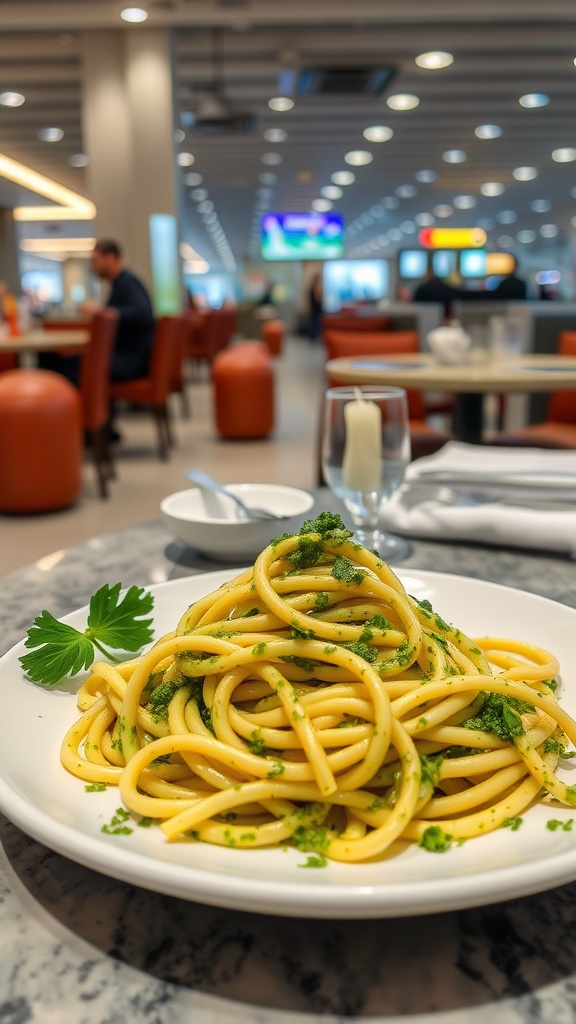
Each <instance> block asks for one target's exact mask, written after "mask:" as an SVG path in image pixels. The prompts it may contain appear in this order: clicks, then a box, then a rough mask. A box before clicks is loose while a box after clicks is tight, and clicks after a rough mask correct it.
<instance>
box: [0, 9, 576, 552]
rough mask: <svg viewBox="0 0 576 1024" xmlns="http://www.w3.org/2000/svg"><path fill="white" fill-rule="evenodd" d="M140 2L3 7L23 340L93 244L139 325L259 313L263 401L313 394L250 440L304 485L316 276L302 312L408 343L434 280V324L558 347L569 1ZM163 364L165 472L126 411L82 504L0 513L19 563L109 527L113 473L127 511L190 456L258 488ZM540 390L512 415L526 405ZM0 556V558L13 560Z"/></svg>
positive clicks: (310, 456) (189, 377) (563, 313)
mask: <svg viewBox="0 0 576 1024" xmlns="http://www.w3.org/2000/svg"><path fill="white" fill-rule="evenodd" d="M140 10H141V13H138V9H137V10H135V11H134V10H133V9H130V10H128V11H127V12H126V11H124V13H122V10H121V5H120V4H116V3H111V2H107V0H91V2H80V3H78V2H69V3H68V2H65V0H62V2H52V0H40V2H35V3H29V2H28V0H19V2H18V3H13V4H11V3H4V4H3V5H2V11H1V23H2V28H3V32H2V38H1V39H0V49H1V51H2V68H3V74H2V82H1V83H0V84H1V88H2V93H1V95H0V133H1V137H2V146H1V149H2V155H1V156H0V175H1V176H0V202H1V207H2V209H1V210H0V214H1V216H2V244H1V247H0V280H2V281H3V282H4V284H5V286H6V289H7V294H8V300H12V299H13V298H14V299H15V300H16V308H17V319H19V320H20V324H21V328H22V329H23V330H25V329H28V328H30V327H34V326H39V325H40V324H41V323H43V322H49V321H50V320H54V319H55V320H56V321H59V322H60V323H61V322H62V319H64V320H68V321H70V322H72V324H73V321H74V318H75V314H76V311H77V309H78V306H79V305H80V304H81V303H82V302H83V301H85V300H86V299H88V298H91V297H92V298H97V299H100V298H103V299H105V297H106V293H105V292H102V289H101V284H100V282H99V281H98V279H97V278H95V277H94V275H92V274H91V272H90V259H89V257H90V253H91V251H92V248H93V245H94V241H95V239H97V238H102V237H105V238H106V237H111V238H113V239H116V240H117V241H118V242H120V243H121V245H122V247H123V250H124V257H125V264H126V266H128V267H129V268H130V269H131V270H132V271H134V272H135V273H136V274H138V275H139V276H140V277H141V279H142V280H143V281H144V282H145V283H146V285H147V286H148V288H149V289H150V291H151V294H152V298H153V303H154V309H155V312H156V314H157V315H158V316H160V315H166V314H167V315H170V314H176V313H179V312H180V311H181V310H183V309H187V308H188V307H189V306H193V307H194V308H195V310H196V311H197V312H198V314H199V315H202V314H203V313H205V312H206V311H208V310H211V309H221V308H224V307H228V308H234V309H235V310H236V319H235V322H234V324H233V326H232V328H231V329H230V330H229V333H228V338H227V339H226V343H228V344H229V343H231V342H233V341H234V340H237V339H242V338H260V337H261V336H262V326H263V324H264V323H265V321H266V320H269V319H271V318H273V319H275V320H277V321H280V322H281V323H282V325H283V337H284V346H283V355H275V357H274V358H275V363H276V366H275V378H276V380H275V385H276V389H277V395H278V402H279V403H280V404H282V403H283V402H284V401H285V400H284V398H283V394H284V389H285V388H286V389H287V394H288V395H289V394H290V388H292V387H295V388H296V390H297V391H298V380H299V379H300V380H301V381H302V382H303V387H304V389H306V388H310V387H311V376H310V374H311V372H312V373H313V374H314V375H315V381H316V385H317V386H316V390H315V394H314V395H313V394H312V393H310V394H309V395H307V401H306V402H305V403H303V404H304V406H305V408H304V411H303V412H302V413H300V411H299V412H298V417H296V416H291V415H290V412H289V409H290V399H289V398H288V399H286V415H284V413H282V414H281V415H282V421H281V426H278V425H277V426H276V430H275V432H274V433H273V434H272V435H271V436H270V437H269V438H268V439H267V441H264V442H259V443H260V444H261V446H262V447H263V448H264V450H265V451H266V450H268V449H273V448H274V446H276V445H278V446H282V445H285V446H286V447H287V449H288V450H290V446H291V443H292V438H291V434H294V435H295V440H296V447H295V449H294V457H293V459H292V460H291V467H292V468H291V469H290V470H289V471H288V476H289V478H290V480H291V481H293V482H295V483H300V484H302V485H303V486H312V485H313V484H314V483H315V482H316V481H317V470H316V467H315V453H314V444H313V443H311V444H306V440H305V438H303V437H302V435H303V433H305V431H303V430H302V423H303V420H302V416H304V417H306V422H307V427H308V437H309V438H314V437H315V432H316V431H317V421H318V415H319V413H318V402H319V396H320V393H321V389H322V380H323V363H324V361H325V359H326V353H325V351H324V338H323V333H322V323H321V321H320V320H319V319H318V314H317V313H316V314H315V313H314V310H313V309H311V307H310V303H311V302H312V301H313V300H312V299H311V292H312V290H313V286H315V287H316V288H317V289H321V290H322V298H321V301H322V305H323V313H324V315H325V316H327V315H338V314H342V313H344V314H345V313H346V312H347V311H351V312H352V313H353V314H354V313H358V312H360V313H362V314H364V315H366V314H367V313H368V312H378V313H380V315H381V316H382V315H383V314H384V313H385V314H386V318H387V323H388V324H389V325H391V327H392V329H410V330H414V329H416V330H417V332H418V343H419V346H420V347H421V348H426V347H427V342H426V339H427V334H428V332H429V330H430V329H431V328H432V327H434V326H436V325H437V324H438V323H441V322H442V320H443V319H444V315H443V314H445V313H446V312H448V308H447V307H445V308H444V310H442V309H441V307H440V306H437V305H436V306H432V307H427V308H428V312H427V313H425V312H424V313H423V312H422V310H423V309H425V307H420V308H418V307H416V306H415V305H414V304H412V298H413V296H414V292H415V290H416V288H417V287H418V285H419V284H422V283H423V282H424V281H426V279H427V278H428V277H429V275H430V273H433V274H434V275H435V276H437V277H439V278H441V279H442V280H443V281H444V282H445V283H448V284H449V285H451V286H453V287H454V288H456V289H458V290H459V292H460V293H462V294H463V295H464V301H462V302H457V303H456V308H454V309H450V310H449V312H450V314H451V316H452V317H456V318H457V319H459V320H460V321H462V322H463V323H464V325H465V326H469V327H470V328H471V330H472V333H473V335H474V338H475V344H476V345H478V344H480V345H482V344H484V345H486V344H489V341H490V339H489V338H488V337H487V336H488V334H489V333H490V331H493V330H496V328H498V327H499V328H500V330H502V324H503V317H507V320H506V324H505V326H507V329H508V331H509V333H510V332H512V334H513V335H514V336H515V337H516V345H517V346H521V347H522V348H523V349H524V350H526V351H535V352H538V351H543V352H554V351H556V348H557V344H558V336H559V332H560V331H561V330H565V329H570V328H571V326H572V325H573V323H574V319H573V318H574V314H575V312H576V269H575V267H576V260H575V248H576V246H575V239H576V227H575V225H576V178H575V177H574V166H575V163H574V161H576V149H575V148H573V144H574V139H573V97H574V88H575V82H576V68H575V59H576V39H575V37H574V32H573V11H572V10H571V7H570V4H569V3H567V2H564V0H556V2H552V3H550V4H548V5H546V6H543V5H541V4H539V3H537V2H532V0H530V2H522V3H520V2H517V3H510V4H507V5H505V6H504V5H500V4H498V3H496V2H485V3H483V4H482V5H480V6H479V7H478V6H474V8H470V7H463V6H462V5H461V4H460V5H457V4H454V3H452V2H448V0H445V2H437V3H434V4H433V5H431V4H428V3H416V4H411V5H410V7H409V9H407V10H403V11H401V12H400V11H399V10H398V9H397V7H396V5H392V4H389V3H387V2H384V3H383V2H379V3H375V2H369V0H361V2H359V3H358V4H356V5H355V6H354V8H353V10H351V9H350V6H349V5H348V4H346V3H344V2H341V0H331V2H330V3H327V2H319V3H317V4H315V5H314V6H313V8H311V7H310V6H309V5H307V4H306V3H304V2H303V0H293V2H291V3H290V4H287V5H281V4H277V3H269V2H266V0H234V2H230V0H195V2H193V3H192V2H185V0H171V2H169V3H166V2H163V0H162V2H150V3H147V4H146V5H145V7H144V8H142V9H140ZM296 214H298V215H302V216H300V217H292V223H291V221H290V217H291V215H296ZM302 217H303V218H304V220H303V219H302ZM306 218H308V219H307V220H306ZM310 218H311V219H310ZM311 224H313V225H315V226H314V228H313V229H311V228H310V225H311ZM456 229H462V231H461V233H460V234H458V232H457V231H456ZM312 236H313V237H312ZM434 239H436V240H434ZM311 246H312V247H311ZM514 260H516V261H517V263H518V270H517V272H516V273H517V275H518V276H519V277H520V278H521V279H522V281H523V282H524V283H525V286H526V300H525V301H522V302H520V303H518V302H517V303H516V304H515V305H514V306H513V307H509V306H508V304H507V303H504V304H503V303H502V300H500V301H497V295H496V294H495V295H494V296H492V292H493V291H494V289H496V288H497V286H498V285H499V283H500V282H501V281H502V280H503V278H505V276H506V274H507V273H508V272H509V270H510V268H511V266H512V265H513V264H514ZM544 298H545V299H547V300H548V301H547V302H545V303H544V302H542V301H541V300H542V299H544ZM8 300H7V301H8ZM480 300H482V301H481V302H480ZM486 300H488V302H487V301H486ZM494 303H495V304H494ZM342 322H343V321H339V324H340V325H341V324H342ZM382 323H384V321H383V320H381V324H382ZM80 326H83V325H82V324H80ZM336 326H338V324H336ZM364 326H365V327H367V326H368V324H367V322H366V321H365V322H364ZM489 328H490V330H489ZM17 329H18V327H17V326H16V328H15V330H17ZM512 344H514V342H512ZM307 345H308V347H307ZM312 345H313V346H314V348H313V351H309V350H308V348H310V347H311V346H312ZM288 352H290V356H288V355H287V353H288ZM3 358H7V357H3ZM31 358H32V359H33V358H34V357H33V356H32V357H31ZM24 363H26V359H25V358H24ZM311 368H312V369H311ZM291 374H294V375H295V379H294V381H293V382H291V381H290V377H291ZM185 376H186V381H187V383H186V386H187V387H188V388H190V389H191V392H194V391H195V392H197V395H198V397H196V396H195V397H193V400H192V402H191V405H192V407H193V412H192V417H191V419H188V420H184V419H183V418H182V417H180V416H179V412H178V407H177V406H176V405H172V408H173V410H174V412H173V415H174V418H175V434H176V435H177V436H179V438H180V439H179V442H178V446H177V447H176V448H175V449H174V451H173V454H172V460H171V461H170V462H169V463H168V464H167V465H163V464H160V463H158V464H156V465H153V469H152V471H149V469H150V467H149V462H148V459H147V458H146V448H147V445H148V438H147V433H146V432H147V430H148V424H147V423H145V422H143V421H142V418H141V417H138V416H136V415H133V416H132V418H131V419H130V418H129V417H125V418H126V420H127V424H128V425H127V434H129V433H130V431H131V430H132V431H135V439H134V441H133V442H129V441H128V440H126V443H125V444H124V445H120V446H118V464H119V466H120V468H121V472H119V474H118V479H117V481H116V483H115V484H114V485H113V486H112V488H111V493H112V500H110V501H108V502H106V503H105V505H102V506H101V504H100V503H99V502H94V501H92V494H91V487H92V483H91V481H90V480H89V479H86V477H85V479H84V489H83V493H82V494H81V496H79V499H78V500H77V501H76V502H74V503H72V504H71V505H70V506H69V507H68V508H67V510H66V511H65V512H63V513H59V514H54V513H51V512H49V511H48V512H46V513H45V514H44V516H40V518H38V517H34V516H33V517H32V520H30V519H29V518H27V517H24V518H19V517H18V516H16V517H13V516H10V515H9V516H7V517H4V518H3V523H2V531H3V533H4V535H5V536H6V537H9V535H10V534H13V540H14V544H16V545H19V544H22V549H21V557H22V558H25V557H26V556H27V555H30V554H32V552H33V551H34V553H35V554H40V550H41V548H42V544H43V542H42V540H41V531H42V530H43V529H46V531H47V533H46V539H45V543H46V545H47V548H48V550H51V549H52V547H53V546H55V545H56V541H57V537H58V532H59V529H60V528H61V529H62V530H63V531H64V533H65V534H67V532H68V530H69V529H72V530H73V534H72V536H73V537H76V538H77V537H78V536H79V535H80V534H81V533H82V530H83V529H84V528H85V530H86V532H87V533H88V534H89V533H90V532H92V531H93V530H94V529H103V528H105V527H106V526H107V525H109V526H114V525H115V524H117V523H121V522H123V521H125V519H126V517H127V513H122V508H123V507H124V508H127V507H130V508H131V498H130V495H134V481H133V480H131V478H132V476H133V475H135V476H136V479H137V478H138V474H141V477H142V479H141V483H140V484H139V485H138V487H137V489H138V493H139V501H138V504H139V507H140V508H141V510H142V517H145V516H146V515H152V514H153V513H154V510H155V509H156V508H157V504H158V499H159V497H160V496H161V493H162V492H164V493H165V492H166V490H167V489H170V486H171V483H174V482H176V480H178V479H179V478H180V476H181V471H182V466H185V465H187V464H188V463H189V462H190V460H196V461H198V460H200V461H201V462H202V463H203V464H205V466H206V467H207V468H210V466H212V467H214V468H217V469H221V470H222V471H223V472H224V475H225V477H226V478H227V479H228V480H229V481H232V480H235V479H236V480H238V479H242V478H244V479H245V478H246V476H249V477H252V476H254V473H255V472H256V466H257V467H258V473H259V475H264V476H265V477H266V478H269V479H274V478H275V475H276V473H277V464H276V459H275V457H273V456H266V457H265V458H264V459H263V460H261V459H260V456H259V455H256V452H255V447H254V444H253V443H252V444H250V443H247V444H242V443H241V442H236V443H233V442H232V443H230V442H226V441H225V440H222V438H218V435H217V431H215V429H214V427H213V424H212V422H211V417H212V413H211V401H212V395H211V384H210V370H209V368H208V369H206V363H205V362H204V364H201V363H199V362H198V361H195V362H194V361H193V360H192V359H187V360H186V374H185ZM299 393H300V394H302V393H303V392H299ZM169 401H170V403H171V404H172V403H174V402H175V401H176V399H175V398H174V397H171V398H170V400H169ZM518 401H520V399H518ZM537 401H539V405H538V404H537V405H536V412H533V413H532V414H531V415H532V418H534V417H536V418H538V416H540V418H541V417H542V415H543V410H544V409H545V405H544V399H543V398H542V397H540V399H539V400H535V399H533V400H532V405H534V402H537ZM199 410H203V412H199ZM528 418H530V414H529V415H528ZM525 421H526V414H524V422H525ZM440 425H441V426H446V425H447V422H446V420H444V421H443V422H442V423H441V424H440ZM448 426H449V424H448ZM139 432H143V434H144V436H143V437H142V438H141V437H140V434H139ZM227 451H229V452H230V454H229V457H227V455H226V452H227ZM131 454H132V456H133V457H131ZM268 462H269V463H270V465H268ZM284 471H285V470H283V472H284ZM129 481H131V482H129ZM147 488H149V493H148V491H147ZM125 502H127V505H126V504H125ZM130 514H132V512H130ZM78 517H79V518H78ZM83 521H84V525H82V524H83ZM75 523H76V524H78V525H77V526H75V525H74V524H75ZM51 530H52V531H53V533H50V531H51ZM76 531H77V532H76ZM29 543H31V544H32V545H33V548H30V547H29V546H28V545H29ZM10 548H11V552H12V555H10V553H9V554H8V555H7V562H6V563H5V567H4V568H5V570H6V571H8V570H9V569H10V568H12V567H14V566H15V565H16V564H18V558H19V557H20V556H19V555H18V553H17V551H18V547H16V548H15V547H13V546H12V545H11V546H10ZM11 559H12V561H11Z"/></svg>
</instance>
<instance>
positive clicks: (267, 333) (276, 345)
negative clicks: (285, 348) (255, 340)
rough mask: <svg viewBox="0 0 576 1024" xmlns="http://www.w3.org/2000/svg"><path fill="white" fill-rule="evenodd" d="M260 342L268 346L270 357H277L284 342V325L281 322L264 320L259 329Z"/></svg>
mask: <svg viewBox="0 0 576 1024" xmlns="http://www.w3.org/2000/svg"><path fill="white" fill-rule="evenodd" d="M260 330H261V334H262V341H264V342H265V343H266V345H267V346H268V350H269V352H270V354H271V355H273V356H279V355H280V354H281V352H282V342H283V341H284V324H283V323H282V321H281V320H264V321H263V322H262V326H261V328H260Z"/></svg>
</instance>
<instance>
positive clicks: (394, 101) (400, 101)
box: [386, 92, 420, 110]
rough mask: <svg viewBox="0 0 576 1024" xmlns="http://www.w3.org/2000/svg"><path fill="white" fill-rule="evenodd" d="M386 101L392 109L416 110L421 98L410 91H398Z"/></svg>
mask: <svg viewBox="0 0 576 1024" xmlns="http://www.w3.org/2000/svg"><path fill="white" fill-rule="evenodd" d="M386 103H387V104H388V106H389V107H390V109H391V110H414V108H415V107H417V106H418V104H419V103H420V99H419V97H418V96H414V95H413V94H412V93H410V92H397V93H394V94H393V95H392V96H389V97H388V99H387V100H386Z"/></svg>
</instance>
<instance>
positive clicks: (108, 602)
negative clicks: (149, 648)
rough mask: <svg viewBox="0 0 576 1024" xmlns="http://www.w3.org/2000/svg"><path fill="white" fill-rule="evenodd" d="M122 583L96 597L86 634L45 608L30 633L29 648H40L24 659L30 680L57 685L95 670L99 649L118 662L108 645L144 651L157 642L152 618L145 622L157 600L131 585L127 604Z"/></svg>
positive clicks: (141, 588)
mask: <svg viewBox="0 0 576 1024" xmlns="http://www.w3.org/2000/svg"><path fill="white" fill-rule="evenodd" d="M121 587H122V584H121V583H116V584H115V585H114V586H113V587H110V586H109V585H108V584H105V585H104V586H103V587H100V590H98V591H96V593H95V594H94V595H93V596H92V597H91V599H90V608H89V612H88V622H87V626H86V629H85V630H84V632H80V630H78V629H75V628H74V627H73V626H69V625H68V624H67V623H65V622H60V621H59V620H58V619H56V618H54V616H53V615H52V614H51V613H50V612H48V611H46V610H44V611H43V612H42V613H41V614H40V615H38V616H37V617H36V618H35V619H34V623H33V625H32V626H31V627H30V629H29V630H28V634H27V637H26V640H25V641H24V646H25V647H32V648H36V650H32V651H31V652H30V653H29V654H24V655H22V657H21V658H20V659H19V660H20V664H21V665H22V668H23V669H24V671H25V672H26V674H27V675H28V677H29V678H30V679H32V680H33V682H35V683H42V684H43V685H44V686H55V685H56V683H59V682H60V680H61V679H64V678H65V676H67V675H69V674H70V675H76V674H77V673H78V672H81V671H82V670H83V669H87V668H90V665H91V664H92V662H93V661H94V648H95V647H96V648H98V650H99V651H101V652H102V654H104V656H105V657H107V658H110V659H111V660H112V661H116V660H118V659H116V658H114V656H113V655H112V654H111V653H110V651H109V650H107V648H106V647H104V646H103V645H104V644H106V645H107V647H110V648H112V649H114V650H122V651H130V652H132V651H139V650H140V649H141V648H142V647H143V646H144V645H145V644H147V643H149V641H150V640H151V639H152V629H151V627H150V624H151V622H152V619H142V616H143V615H146V614H147V612H150V611H152V607H153V604H154V598H153V597H152V594H150V593H147V592H146V591H145V590H144V588H143V587H136V586H133V587H130V588H129V589H128V590H127V591H126V593H125V594H124V597H123V598H122V600H121V601H119V600H118V598H119V596H120V590H121Z"/></svg>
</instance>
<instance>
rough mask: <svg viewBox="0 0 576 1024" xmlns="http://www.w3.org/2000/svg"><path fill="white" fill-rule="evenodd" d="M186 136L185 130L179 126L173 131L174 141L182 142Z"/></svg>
mask: <svg viewBox="0 0 576 1024" xmlns="http://www.w3.org/2000/svg"><path fill="white" fill-rule="evenodd" d="M185 138H186V132H183V131H182V129H181V128H176V130H175V132H174V142H176V143H178V142H184V139H185Z"/></svg>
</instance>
